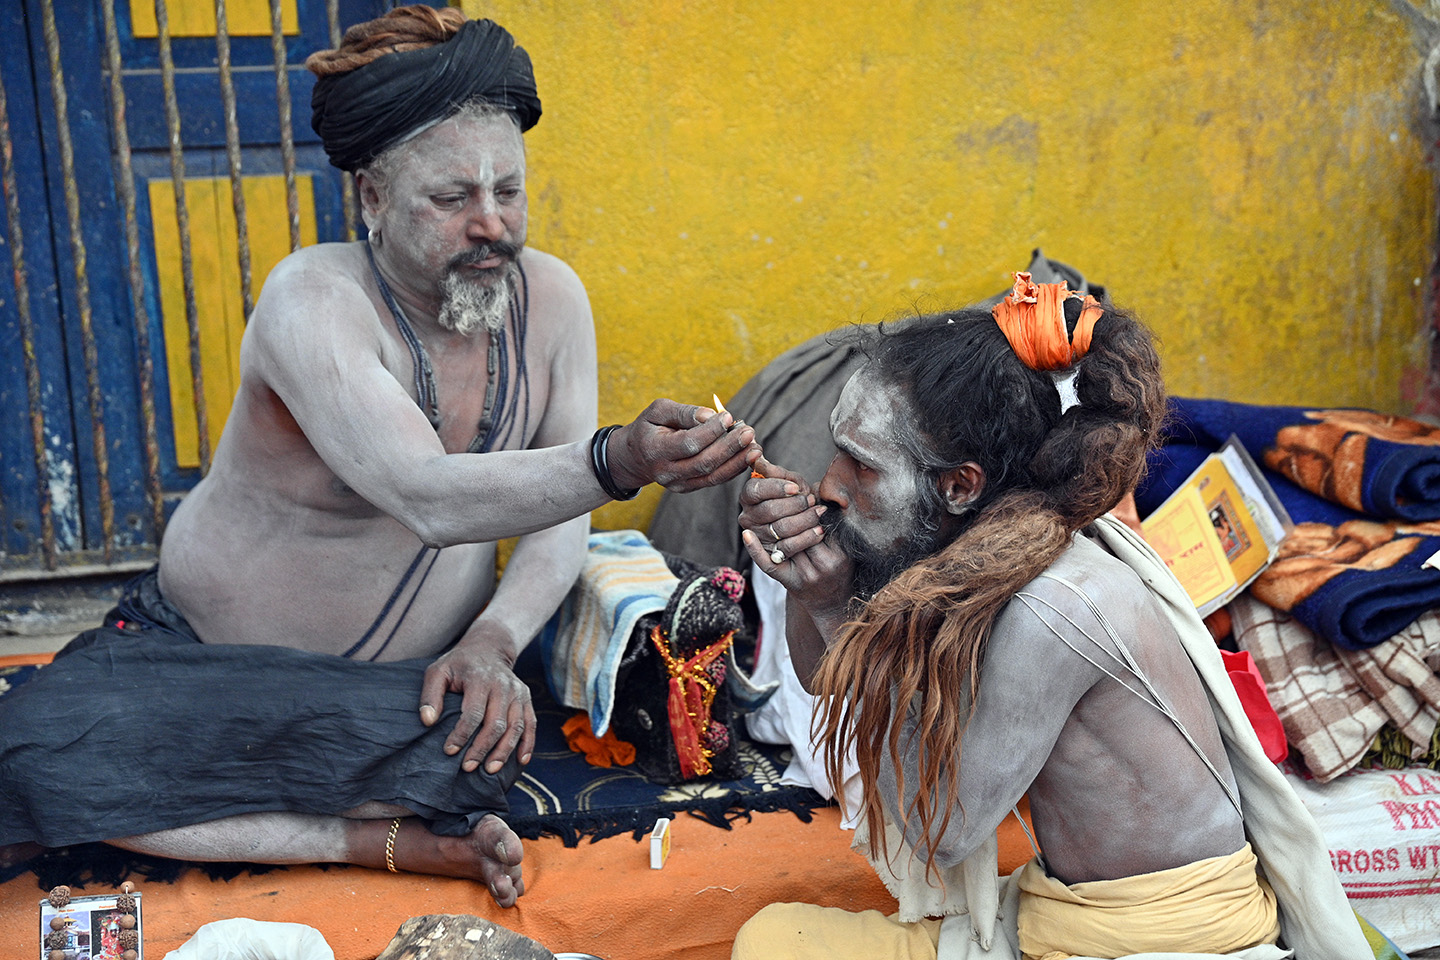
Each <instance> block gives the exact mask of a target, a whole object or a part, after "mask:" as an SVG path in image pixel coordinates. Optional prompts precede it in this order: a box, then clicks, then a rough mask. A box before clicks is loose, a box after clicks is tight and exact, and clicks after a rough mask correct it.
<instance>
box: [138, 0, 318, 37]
mask: <svg viewBox="0 0 1440 960" xmlns="http://www.w3.org/2000/svg"><path fill="white" fill-rule="evenodd" d="M165 12H166V15H167V17H168V19H169V21H170V36H172V37H213V36H215V3H214V0H178V2H172V3H168V4H167V5H166V7H165ZM225 20H226V23H227V25H228V26H229V27H230V36H232V37H268V36H270V0H228V2H227V3H226V4H225ZM130 25H131V35H132V36H135V37H155V36H159V33H160V31H159V27H157V26H156V24H155V3H154V0H130ZM280 28H281V30H282V32H284V33H286V34H288V35H291V36H293V35H296V34H298V33H299V32H300V18H299V17H298V16H297V14H296V12H295V0H280Z"/></svg>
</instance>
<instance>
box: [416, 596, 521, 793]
mask: <svg viewBox="0 0 1440 960" xmlns="http://www.w3.org/2000/svg"><path fill="white" fill-rule="evenodd" d="M518 655H519V647H518V645H517V644H516V642H515V639H514V637H512V636H511V635H510V632H509V631H508V630H506V629H505V628H504V627H503V626H501V625H500V624H498V623H491V622H487V621H485V620H483V619H481V620H477V621H475V624H474V625H473V626H472V627H471V628H470V629H469V631H467V632H466V634H465V638H464V639H462V640H461V641H460V642H459V643H458V644H456V645H455V646H454V647H453V648H452V649H450V650H449V651H448V652H447V653H445V654H443V655H441V656H440V657H439V658H437V659H436V660H435V662H434V663H432V664H430V666H429V667H428V668H427V669H426V671H425V680H424V682H423V683H422V684H421V687H420V704H421V706H420V721H421V722H422V723H424V724H425V726H427V727H428V726H432V725H433V724H434V723H435V721H436V720H437V719H438V718H439V715H440V713H439V708H438V705H439V704H440V703H441V702H443V700H444V697H445V694H446V693H447V692H449V693H458V694H460V696H461V699H460V719H459V720H457V721H456V723H455V727H454V729H452V730H451V731H450V735H449V736H448V737H446V738H445V748H444V749H445V752H446V753H447V754H449V755H450V756H454V755H456V754H458V753H459V752H460V751H461V750H462V749H465V746H466V744H467V743H468V744H469V748H468V749H465V755H464V756H463V757H462V758H461V759H460V766H461V769H463V770H465V771H467V772H470V771H474V770H476V769H478V768H479V766H480V761H481V759H482V758H483V759H484V761H485V770H486V772H487V773H495V772H497V771H498V770H499V769H500V768H501V767H502V766H503V765H504V763H505V758H506V757H508V756H510V754H511V753H512V752H515V751H517V750H518V752H519V756H520V762H521V763H522V764H524V763H529V762H530V756H531V754H532V753H533V752H534V749H535V708H534V706H533V705H532V704H531V702H530V688H529V687H527V686H526V685H525V683H524V681H522V680H521V679H520V678H519V677H517V676H515V671H514V666H515V658H516V657H517V656H518ZM472 738H473V739H472Z"/></svg>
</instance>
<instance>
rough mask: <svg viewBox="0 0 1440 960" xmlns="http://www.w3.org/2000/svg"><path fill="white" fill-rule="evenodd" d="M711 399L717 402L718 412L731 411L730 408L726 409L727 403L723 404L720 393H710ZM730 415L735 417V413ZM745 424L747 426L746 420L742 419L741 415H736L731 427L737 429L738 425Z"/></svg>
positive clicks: (716, 409)
mask: <svg viewBox="0 0 1440 960" xmlns="http://www.w3.org/2000/svg"><path fill="white" fill-rule="evenodd" d="M710 400H711V401H712V402H713V403H714V404H715V412H716V413H730V411H729V410H726V409H725V404H723V403H721V402H720V394H718V393H712V394H710ZM730 415H731V416H732V417H735V415H734V414H733V413H730ZM743 426H745V421H744V420H741V419H740V418H739V417H735V422H734V423H732V424H730V429H732V430H733V429H735V428H736V427H743Z"/></svg>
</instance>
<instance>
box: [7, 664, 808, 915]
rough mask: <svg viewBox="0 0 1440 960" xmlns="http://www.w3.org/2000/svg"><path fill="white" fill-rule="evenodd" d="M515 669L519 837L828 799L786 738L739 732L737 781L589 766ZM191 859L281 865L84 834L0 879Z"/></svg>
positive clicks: (102, 879)
mask: <svg viewBox="0 0 1440 960" xmlns="http://www.w3.org/2000/svg"><path fill="white" fill-rule="evenodd" d="M38 669H44V667H43V666H39V667H37V666H35V665H33V664H32V665H18V666H17V665H12V666H0V696H4V695H5V693H7V692H8V691H10V690H12V689H14V688H15V687H17V686H19V685H20V684H23V683H24V682H26V681H27V680H29V679H30V678H31V677H33V676H34V675H35V672H36V670H38ZM516 671H517V673H519V674H520V676H521V677H522V678H524V679H525V680H526V681H527V682H528V683H529V685H530V689H531V692H532V694H533V697H534V705H535V716H536V721H537V729H536V737H535V751H534V756H533V759H532V760H531V761H530V764H529V765H528V766H526V767H525V768H524V770H523V772H522V774H521V777H520V780H519V781H518V782H516V784H515V786H514V787H513V788H512V789H511V790H510V793H509V795H508V797H507V799H508V800H509V802H510V815H509V816H507V817H506V818H505V819H506V822H508V823H509V824H510V826H511V828H512V829H513V830H514V831H515V832H516V833H517V834H519V835H520V836H521V837H522V838H524V839H527V840H534V839H537V838H539V837H542V836H551V837H556V838H558V839H560V840H561V841H562V842H563V843H564V845H565V846H567V847H574V846H576V845H577V844H578V843H579V842H580V841H581V840H590V841H592V842H593V841H595V840H599V839H602V838H604V837H610V836H616V835H618V834H623V833H629V834H631V835H632V836H633V837H634V838H635V839H637V840H638V839H640V837H642V836H643V835H644V834H645V833H646V832H648V831H649V830H650V829H651V828H652V827H653V826H654V825H655V820H656V819H657V818H658V817H662V816H668V817H674V816H677V815H680V814H688V815H689V816H691V817H695V818H698V819H700V820H704V821H706V822H708V823H710V824H713V825H714V826H717V827H721V828H723V829H727V830H728V829H729V828H730V824H731V822H732V821H734V820H735V819H737V818H744V819H747V820H748V819H749V817H750V814H751V813H764V812H770V811H777V810H789V811H791V812H793V813H794V814H795V815H796V816H797V817H799V818H800V819H801V820H803V821H805V822H807V823H808V822H809V821H810V819H811V812H812V811H813V810H815V809H816V808H818V807H822V806H826V805H827V801H825V800H824V799H823V798H822V797H821V796H820V795H819V794H817V793H816V792H815V791H813V790H811V789H809V788H808V787H791V786H783V785H781V783H780V775H781V773H783V772H784V770H785V767H786V765H787V764H788V763H789V760H790V756H789V754H790V751H789V748H788V747H776V746H771V745H769V744H760V743H754V742H751V741H748V740H745V739H743V738H742V739H739V740H738V743H737V746H738V748H739V753H740V757H741V759H742V767H743V769H744V776H742V777H741V778H739V779H737V780H697V781H692V782H690V783H686V784H681V785H677V786H668V785H664V784H656V783H651V782H650V781H648V780H646V779H645V778H644V777H642V776H641V775H640V774H639V773H637V772H635V771H634V770H633V769H632V768H630V767H610V768H602V767H594V766H591V765H590V764H588V763H586V761H585V758H584V757H583V756H582V755H580V754H578V753H574V752H571V750H570V749H569V747H568V746H567V745H566V743H565V736H564V734H563V733H562V732H561V730H560V727H561V725H562V724H563V723H564V722H565V721H566V720H568V719H570V717H571V716H572V715H574V714H575V713H577V712H578V711H573V710H570V709H569V708H567V707H563V706H561V705H560V704H558V703H556V702H555V700H554V699H553V698H552V697H551V696H550V693H549V691H548V689H547V688H546V686H545V682H544V680H543V679H542V677H541V665H540V657H539V652H538V648H537V646H536V645H533V644H532V645H531V647H530V649H528V650H527V651H526V652H525V653H524V654H522V655H521V657H520V660H519V661H518V662H517V663H516ZM190 866H195V867H199V868H200V869H201V870H203V871H204V872H205V873H206V874H207V875H209V876H210V877H212V878H215V879H223V880H228V879H230V878H232V877H235V876H238V875H239V874H241V873H244V872H250V873H257V874H258V873H264V872H267V871H269V870H273V869H283V868H277V867H270V866H264V865H256V864H246V863H196V864H191V863H186V862H183V861H175V860H165V859H161V858H158V857H149V856H145V855H143V854H136V853H130V852H128V851H125V850H121V849H119V848H117V847H111V846H107V845H106V844H102V843H92V844H77V845H75V846H71V847H61V848H56V849H52V850H49V851H47V852H45V853H43V854H41V855H40V856H39V857H36V858H34V859H32V860H29V861H28V862H26V863H23V864H19V865H13V866H10V867H8V868H6V867H0V882H3V881H4V880H8V879H10V878H12V877H14V876H17V875H18V874H19V873H23V872H25V871H33V872H34V873H35V874H36V878H37V880H38V886H39V887H40V888H42V889H49V888H50V887H53V886H55V885H56V884H61V883H66V884H70V885H71V886H80V885H84V884H85V883H87V882H93V883H98V884H100V885H101V886H116V885H118V884H119V882H120V881H121V880H122V879H124V877H125V876H127V875H129V874H131V873H135V874H139V875H140V876H143V877H146V878H148V879H150V880H154V881H161V882H172V881H174V880H175V879H176V878H177V877H178V876H179V875H180V873H181V872H182V871H184V870H185V869H186V868H187V867H190Z"/></svg>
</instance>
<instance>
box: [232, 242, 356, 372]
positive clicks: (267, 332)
mask: <svg viewBox="0 0 1440 960" xmlns="http://www.w3.org/2000/svg"><path fill="white" fill-rule="evenodd" d="M369 270H370V268H369V265H368V264H367V263H366V260H365V250H364V246H363V244H359V243H324V244H317V245H315V246H311V247H304V248H302V249H300V250H297V251H295V252H294V253H292V254H290V255H289V256H288V257H286V258H285V259H283V260H281V261H280V262H279V263H278V264H276V265H275V267H274V269H272V270H271V271H270V274H269V276H267V277H266V279H265V286H264V288H263V289H262V290H261V292H260V297H259V299H258V300H257V301H256V303H255V311H254V313H252V314H251V316H250V322H249V323H248V324H247V325H246V329H245V338H244V341H243V342H242V345H241V351H240V353H241V357H240V359H241V369H242V374H243V373H247V372H248V373H251V374H254V373H258V372H260V371H261V370H273V369H276V368H281V367H286V366H289V365H290V364H291V362H292V361H294V360H295V359H297V358H299V357H301V356H306V355H309V354H311V353H313V352H314V351H315V350H316V349H326V347H325V345H326V344H344V345H345V347H346V349H361V350H364V351H365V352H366V353H370V352H375V353H377V354H378V353H380V352H382V350H383V331H382V325H381V322H380V315H379V312H378V307H377V304H376V301H375V300H374V299H373V296H372V293H371V292H370V283H369Z"/></svg>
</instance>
